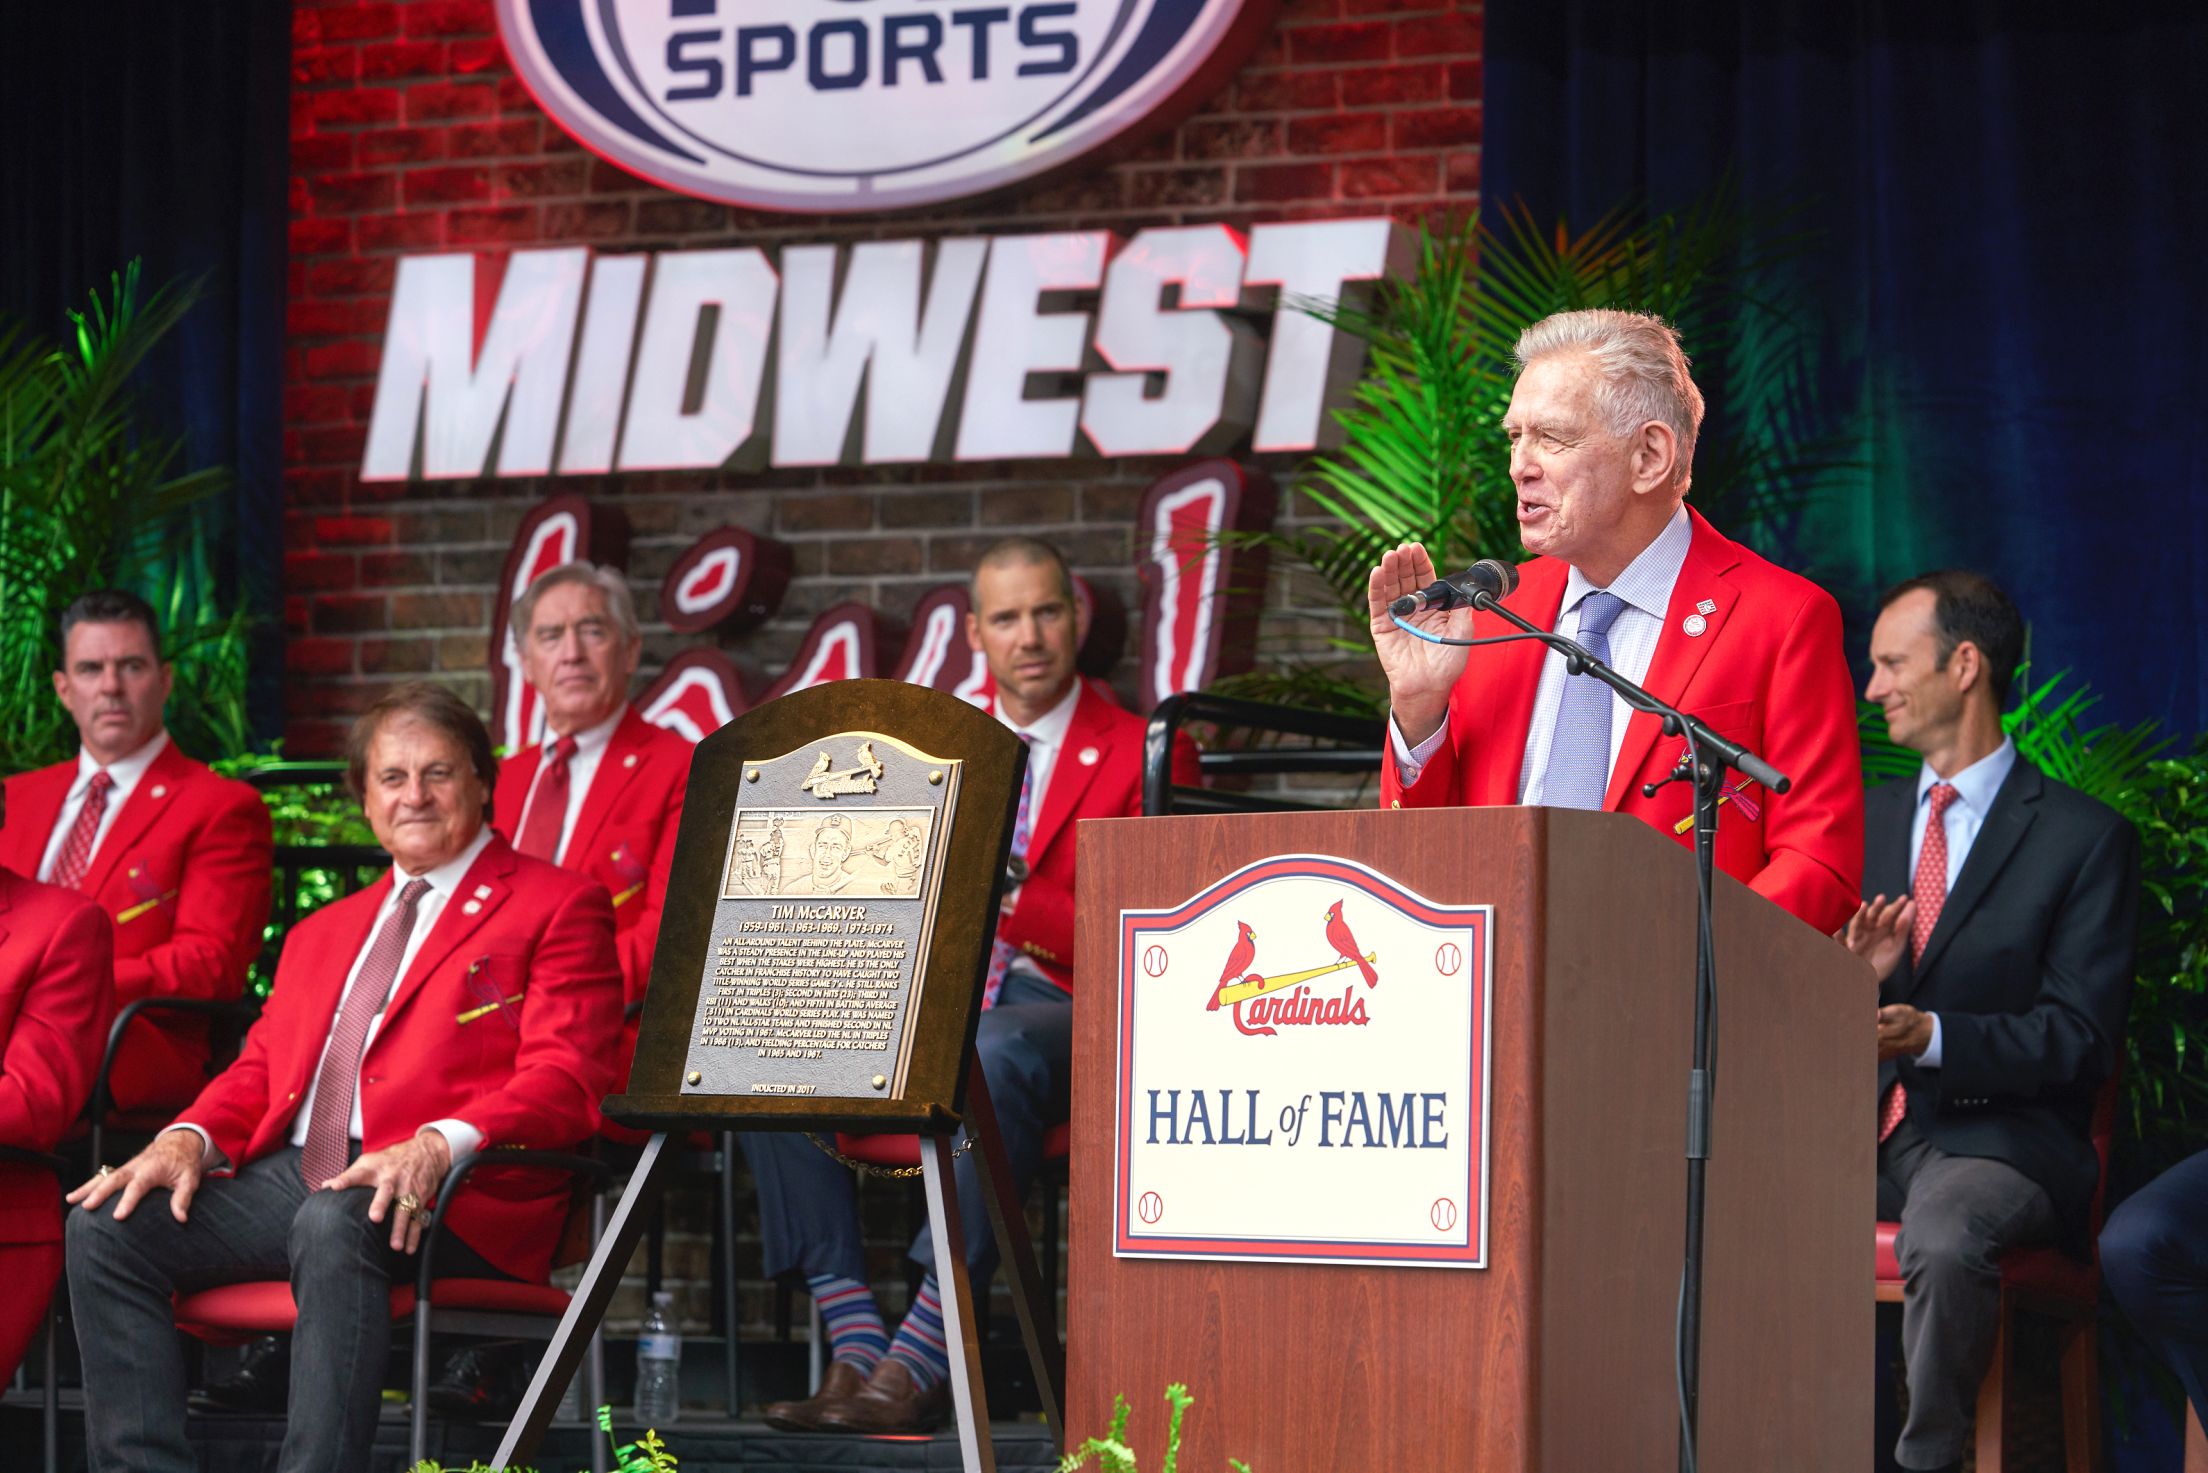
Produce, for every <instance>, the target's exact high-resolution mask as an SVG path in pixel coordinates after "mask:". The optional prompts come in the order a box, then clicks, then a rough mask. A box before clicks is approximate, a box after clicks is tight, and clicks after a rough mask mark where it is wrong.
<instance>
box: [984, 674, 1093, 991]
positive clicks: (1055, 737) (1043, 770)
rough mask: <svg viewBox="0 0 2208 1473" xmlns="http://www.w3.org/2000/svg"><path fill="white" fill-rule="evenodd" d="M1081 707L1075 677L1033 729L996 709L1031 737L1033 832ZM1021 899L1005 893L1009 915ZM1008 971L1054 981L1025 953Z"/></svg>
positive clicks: (1000, 718)
mask: <svg viewBox="0 0 2208 1473" xmlns="http://www.w3.org/2000/svg"><path fill="white" fill-rule="evenodd" d="M1080 704H1081V679H1080V677H1079V676H1075V677H1074V681H1073V689H1071V690H1069V691H1067V692H1066V695H1065V699H1064V700H1062V701H1060V702H1059V703H1058V704H1057V705H1055V706H1053V707H1051V708H1050V709H1049V710H1048V711H1045V712H1044V713H1043V714H1042V715H1040V716H1038V717H1036V718H1035V721H1034V724H1033V725H1031V726H1021V725H1020V724H1019V723H1017V722H1015V721H1014V720H1013V719H1012V718H1011V717H1009V716H1007V715H1005V714H1004V707H1003V706H1001V705H997V706H994V707H993V708H992V709H993V710H994V712H995V714H996V718H997V720H998V721H1000V722H1002V723H1004V726H1005V728H1006V729H1007V730H1009V731H1015V732H1018V733H1019V734H1020V735H1022V736H1024V737H1026V738H1027V824H1028V828H1029V830H1030V831H1031V832H1032V831H1033V829H1034V827H1035V823H1036V821H1037V820H1038V819H1040V818H1041V817H1042V816H1043V796H1044V794H1046V793H1047V792H1049V790H1050V775H1051V773H1052V772H1053V771H1055V770H1056V769H1057V766H1058V757H1059V754H1060V753H1061V752H1062V751H1063V750H1064V749H1065V745H1066V733H1067V731H1068V730H1070V729H1071V728H1072V726H1073V708H1074V707H1076V706H1078V705H1080ZM1019 899H1020V892H1019V888H1018V887H1017V886H1015V887H1013V888H1012V889H1011V890H1008V891H1006V892H1005V896H1004V912H1005V914H1007V915H1009V914H1010V913H1011V911H1012V908H1013V906H1015V905H1017V904H1018V903H1019ZM1005 971H1006V973H1007V975H1009V974H1010V973H1013V972H1018V973H1019V974H1020V975H1022V976H1024V977H1033V978H1035V979H1036V980H1037V981H1040V982H1050V979H1049V978H1048V977H1046V976H1044V975H1043V970H1042V968H1040V967H1038V966H1036V965H1035V964H1034V963H1033V962H1031V961H1029V960H1028V957H1027V953H1026V952H1024V951H1023V952H1021V953H1019V954H1018V955H1016V956H1014V957H1013V958H1012V960H1011V961H1010V962H1009V963H1008V964H1007V965H1006V967H1005ZM1050 985H1051V986H1053V987H1055V986H1057V985H1058V984H1056V983H1055V982H1050Z"/></svg>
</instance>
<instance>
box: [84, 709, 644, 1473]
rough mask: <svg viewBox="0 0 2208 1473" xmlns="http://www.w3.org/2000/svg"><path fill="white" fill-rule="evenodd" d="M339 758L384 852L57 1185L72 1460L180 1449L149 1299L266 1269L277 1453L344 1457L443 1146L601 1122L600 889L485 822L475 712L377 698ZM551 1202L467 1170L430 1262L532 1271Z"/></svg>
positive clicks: (505, 1141) (155, 1303) (368, 1395)
mask: <svg viewBox="0 0 2208 1473" xmlns="http://www.w3.org/2000/svg"><path fill="white" fill-rule="evenodd" d="M346 757H347V763H348V767H349V773H348V776H349V780H350V783H351V786H352V788H353V790H354V792H355V793H357V794H358V795H359V797H360V799H361V804H362V807H363V808H364V809H365V810H366V812H367V817H368V823H369V826H370V827H371V828H373V829H374V830H375V833H376V837H377V839H379V840H380V841H381V842H382V843H383V845H384V847H385V848H386V849H388V850H390V851H391V855H392V859H393V865H392V871H391V874H390V875H389V876H388V877H387V878H385V879H382V880H379V881H377V882H376V883H375V884H374V885H372V886H370V887H369V888H367V889H365V890H363V891H361V892H360V893H359V894H357V895H351V896H348V897H346V898H345V899H343V900H339V901H336V902H335V903H333V904H331V905H327V906H325V907H323V908H322V909H321V910H318V911H316V912H315V913H314V914H313V915H311V916H309V917H308V918H307V919H306V920H304V921H302V922H300V923H299V925H298V926H297V927H295V928H294V929H293V930H292V932H291V935H290V936H289V937H288V938H287V939H286V942H285V946H284V955H283V960H282V962H281V963H280V964H279V965H278V967H277V971H276V984H275V989H274V991H273V992H271V993H270V995H269V999H268V1006H267V1009H266V1010H265V1011H264V1012H263V1013H262V1015H261V1021H260V1022H259V1023H258V1024H256V1025H255V1026H254V1028H253V1031H252V1032H251V1033H250V1034H249V1035H248V1036H247V1038H246V1043H245V1050H244V1052H243V1053H242V1054H241V1055H240V1056H239V1058H238V1061H237V1062H236V1063H235V1064H233V1065H231V1066H230V1067H229V1068H228V1069H226V1070H224V1071H223V1072H222V1073H221V1074H220V1075H218V1076H217V1077H216V1078H215V1079H214V1081H213V1082H211V1083H210V1084H209V1085H208V1086H207V1088H206V1089H205V1090H203V1091H201V1093H200V1096H199V1098H198V1099H196V1100H194V1101H193V1102H192V1103H191V1104H190V1105H189V1106H188V1107H187V1108H186V1109H185V1110H184V1112H183V1113H182V1114H181V1115H180V1116H179V1117H178V1119H177V1122H176V1124H175V1125H173V1126H171V1127H170V1128H169V1129H167V1130H165V1131H164V1132H162V1133H161V1134H160V1135H159V1136H158V1137H156V1138H155V1140H154V1142H153V1144H152V1145H150V1146H148V1147H147V1148H146V1149H145V1150H144V1151H142V1152H140V1153H139V1154H138V1155H137V1156H136V1157H134V1158H132V1159H131V1160H130V1161H129V1162H128V1163H126V1164H124V1165H123V1166H121V1167H115V1168H110V1167H106V1166H102V1167H101V1168H100V1170H99V1172H98V1174H97V1175H95V1176H94V1177H93V1179H92V1180H90V1181H88V1182H86V1183H84V1184H83V1185H82V1186H80V1187H78V1188H77V1189H76V1190H75V1191H74V1192H71V1193H70V1194H69V1200H70V1201H72V1202H75V1203H78V1204H79V1205H80V1206H81V1207H82V1208H83V1210H82V1211H79V1212H74V1213H71V1214H70V1215H69V1227H68V1261H69V1288H70V1293H71V1296H72V1300H73V1302H74V1304H75V1307H76V1315H77V1327H78V1343H79V1347H80V1349H81V1350H82V1352H83V1357H84V1389H85V1407H86V1416H85V1423H86V1426H87V1427H88V1428H89V1429H90V1431H89V1435H90V1438H91V1451H92V1464H93V1466H94V1467H97V1468H117V1469H120V1468H129V1469H133V1470H139V1469H147V1470H151V1469H159V1470H172V1469H173V1470H184V1469H190V1468H194V1467H196V1466H197V1463H196V1461H195V1459H194V1455H193V1453H192V1450H191V1448H190V1446H189V1445H188V1444H187V1443H186V1441H185V1438H184V1418H183V1410H184V1364H183V1358H182V1354H181V1351H180V1350H179V1348H178V1344H177V1336H176V1334H175V1332H174V1330H173V1328H172V1323H173V1322H172V1319H171V1316H170V1300H171V1296H172V1295H173V1294H174V1293H176V1292H178V1291H189V1290H193V1289H203V1288H207V1287H209V1286H211V1285H215V1284H221V1283H227V1282H233V1281H237V1280H246V1279H267V1278H273V1277H278V1276H286V1277H288V1278H289V1279H290V1281H291V1289H292V1294H293V1297H294V1298H295V1299H296V1301H297V1303H298V1306H299V1320H298V1326H297V1328H296V1330H295V1331H294V1333H293V1339H292V1371H291V1407H292V1409H293V1415H292V1416H291V1417H290V1418H289V1421H288V1423H287V1425H286V1427H285V1431H284V1445H283V1452H282V1455H281V1460H280V1463H279V1466H280V1467H281V1468H283V1469H285V1470H286V1473H308V1470H314V1473H358V1470H362V1469H365V1468H366V1467H367V1465H368V1456H369V1452H370V1448H371V1444H372V1443H373V1440H374V1437H375V1430H376V1414H377V1409H378V1406H379V1405H380V1390H381V1386H382V1377H383V1367H384V1356H385V1351H386V1349H387V1347H388V1345H389V1341H390V1334H391V1322H390V1311H389V1307H388V1304H387V1297H388V1293H389V1289H390V1284H391V1281H392V1279H393V1277H394V1276H395V1275H399V1274H411V1267H410V1266H409V1265H408V1263H407V1255H409V1254H411V1253H413V1252H415V1251H416V1250H417V1249H418V1248H419V1247H420V1243H421V1236H422V1217H423V1214H424V1213H425V1212H427V1211H428V1209H429V1208H430V1207H431V1206H433V1205H434V1204H435V1202H436V1198H437V1190H438V1186H439V1184H440V1183H441V1182H442V1181H443V1180H444V1178H445V1176H446V1174H447V1173H448V1172H449V1171H450V1170H451V1168H452V1163H453V1162H454V1161H455V1160H456V1159H458V1158H459V1157H462V1156H465V1155H467V1154H469V1153H470V1152H474V1151H495V1150H498V1149H501V1148H515V1149H529V1148H537V1149H547V1148H556V1147H562V1146H570V1145H573V1144H575V1143H576V1142H578V1141H582V1140H585V1139H587V1138H588V1137H589V1136H590V1135H591V1133H592V1132H593V1131H595V1130H596V1129H597V1127H598V1108H597V1105H598V1100H599V1099H600V1098H601V1097H602V1096H603V1095H604V1094H605V1093H606V1091H607V1089H608V1088H609V1087H610V1086H611V1084H612V1064H611V1059H610V1056H609V1053H608V1050H607V1049H606V1048H605V1041H606V1040H608V1039H611V1038H613V1037H615V1036H617V1033H618V1030H619V1028H620V1017H621V983H620V968H619V963H618V961H617V960H616V957H615V951H614V941H613V908H612V905H611V903H610V901H609V900H608V898H607V896H606V892H605V891H604V890H603V889H602V888H600V887H599V886H598V885H597V884H596V883H595V882H593V881H591V880H587V879H584V878H582V877H581V876H579V875H573V874H570V873H568V872H567V871H565V870H562V869H558V868H556V867H554V866H553V865H550V864H546V863H545V862H543V861H542V860H535V859H529V858H527V857H525V856H523V855H519V854H516V853H514V851H513V849H512V848H511V847H509V846H508V845H507V843H506V841H505V840H503V839H501V838H499V837H498V836H497V835H496V834H495V833H493V832H492V831H491V829H490V827H489V826H488V824H487V823H486V821H485V820H486V818H487V816H488V814H489V811H490V804H491V789H492V786H493V782H494V779H495V776H496V768H495V765H494V762H493V759H492V756H491V739H490V734H489V733H488V732H487V731H485V730H484V728H483V723H482V722H481V721H480V720H478V719H477V718H476V715H475V713H474V712H473V711H471V710H469V709H468V707H467V706H466V704H465V703H463V702H462V701H461V700H460V698H459V697H458V696H455V695H453V694H452V693H451V692H450V691H448V690H446V689H444V688H443V687H441V686H436V685H431V684H427V683H414V684H409V685H402V686H400V687H398V688H397V689H396V690H394V691H392V692H391V693H390V694H389V695H387V696H385V697H384V698H383V699H382V700H380V701H378V702H377V703H376V704H375V705H374V706H372V707H370V708H369V709H368V711H367V712H366V713H365V714H364V715H363V716H362V717H361V718H360V720H359V721H358V722H357V723H355V725H354V727H353V732H352V736H351V738H350V740H349V741H348V743H347V750H346ZM568 1200H569V1191H568V1185H567V1183H566V1182H565V1181H564V1180H562V1179H561V1178H559V1177H558V1176H556V1175H550V1174H547V1173H543V1172H537V1171H528V1170H513V1169H506V1170H499V1171H495V1172H487V1173H485V1174H483V1175H481V1176H478V1177H475V1178H472V1179H471V1181H470V1183H469V1187H468V1190H467V1191H466V1192H465V1193H464V1194H463V1195H462V1196H460V1197H459V1198H457V1199H456V1200H455V1201H454V1202H453V1204H452V1209H451V1216H450V1219H449V1221H450V1226H451V1234H452V1235H451V1236H449V1237H447V1238H446V1239H445V1240H444V1244H445V1248H442V1249H441V1250H440V1254H439V1257H440V1263H439V1268H440V1270H441V1271H443V1272H445V1273H450V1274H460V1275H466V1276H471V1277H491V1276H505V1277H509V1278H513V1279H518V1280H531V1281H538V1282H541V1281H542V1280H543V1278H544V1277H545V1275H546V1273H547V1272H548V1271H549V1270H550V1267H551V1262H552V1255H553V1251H554V1249H555V1247H556V1245H557V1240H558V1237H559V1233H560V1227H561V1224H562V1222H563V1220H564V1218H565V1216H566V1212H567V1205H568ZM448 1249H449V1254H450V1256H449V1258H448V1257H447V1256H446V1251H447V1250H448Z"/></svg>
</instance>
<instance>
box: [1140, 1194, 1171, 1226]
mask: <svg viewBox="0 0 2208 1473" xmlns="http://www.w3.org/2000/svg"><path fill="white" fill-rule="evenodd" d="M1135 1213H1136V1215H1137V1216H1139V1217H1140V1218H1141V1219H1142V1220H1143V1221H1144V1222H1156V1221H1157V1220H1158V1219H1159V1218H1161V1217H1163V1216H1165V1198H1163V1197H1161V1196H1159V1195H1158V1194H1157V1193H1156V1192H1144V1193H1143V1194H1142V1196H1141V1197H1140V1198H1138V1199H1137V1200H1136V1202H1135Z"/></svg>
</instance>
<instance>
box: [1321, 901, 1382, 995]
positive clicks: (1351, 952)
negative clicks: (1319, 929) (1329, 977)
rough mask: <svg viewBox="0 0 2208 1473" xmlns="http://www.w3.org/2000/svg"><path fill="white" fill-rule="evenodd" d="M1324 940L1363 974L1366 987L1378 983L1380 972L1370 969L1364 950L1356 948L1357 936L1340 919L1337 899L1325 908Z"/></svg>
mask: <svg viewBox="0 0 2208 1473" xmlns="http://www.w3.org/2000/svg"><path fill="white" fill-rule="evenodd" d="M1326 942H1327V945H1329V946H1331V947H1333V948H1334V954H1335V955H1336V956H1338V957H1340V958H1341V959H1342V960H1343V961H1345V962H1351V963H1354V964H1355V965H1356V968H1357V970H1358V971H1359V972H1360V973H1362V974H1363V975H1364V979H1365V985H1366V986H1367V987H1374V986H1377V985H1379V982H1380V974H1379V973H1378V972H1375V971H1374V970H1373V969H1372V963H1371V962H1369V961H1367V960H1365V954H1364V952H1363V951H1361V950H1359V949H1358V946H1357V938H1356V937H1355V936H1352V935H1351V934H1350V933H1349V923H1348V922H1347V921H1345V920H1343V919H1342V903H1341V902H1340V901H1339V900H1337V901H1335V902H1334V903H1333V904H1332V905H1330V906H1328V907H1327V908H1326Z"/></svg>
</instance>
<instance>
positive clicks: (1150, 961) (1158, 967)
mask: <svg viewBox="0 0 2208 1473" xmlns="http://www.w3.org/2000/svg"><path fill="white" fill-rule="evenodd" d="M1142 970H1143V971H1144V972H1145V973H1147V974H1148V975H1150V976H1152V977H1162V976H1164V975H1165V948H1164V947H1162V946H1150V947H1145V948H1144V949H1143V953H1142Z"/></svg>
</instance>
